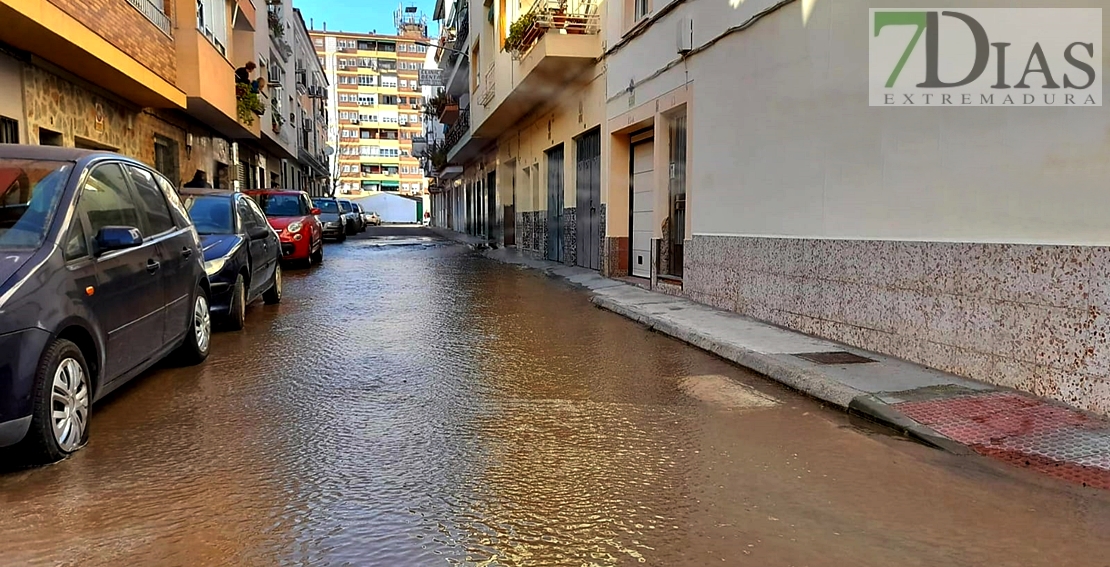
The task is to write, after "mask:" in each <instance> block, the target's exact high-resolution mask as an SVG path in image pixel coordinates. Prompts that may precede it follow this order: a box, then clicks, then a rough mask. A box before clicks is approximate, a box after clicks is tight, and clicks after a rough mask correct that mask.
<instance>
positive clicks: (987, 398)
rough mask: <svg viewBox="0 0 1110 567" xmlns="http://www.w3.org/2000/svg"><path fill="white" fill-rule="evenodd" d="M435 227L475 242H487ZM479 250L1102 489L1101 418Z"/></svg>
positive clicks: (1108, 450) (921, 432)
mask: <svg viewBox="0 0 1110 567" xmlns="http://www.w3.org/2000/svg"><path fill="white" fill-rule="evenodd" d="M436 232H437V233H439V234H441V236H443V237H445V238H449V239H453V240H457V241H461V242H464V243H467V244H471V245H479V247H480V246H481V245H484V243H485V241H484V240H481V239H475V238H473V237H469V236H465V235H458V234H457V233H452V232H450V231H442V230H441V229H438V230H436ZM484 254H485V256H487V257H489V258H492V259H494V260H498V261H501V262H505V263H509V264H516V265H521V266H525V267H529V268H533V269H538V270H542V271H544V272H545V273H548V274H550V275H554V276H559V277H563V278H565V279H567V280H568V281H570V282H573V283H575V284H578V285H581V286H583V287H585V288H587V289H589V290H590V291H591V292H592V294H593V298H592V301H593V303H595V304H596V305H598V306H599V307H602V308H604V309H607V310H609V311H613V312H615V313H618V314H620V315H623V316H625V317H628V318H629V319H632V320H634V321H638V322H640V323H642V324H644V325H646V326H648V327H650V328H651V329H653V330H656V331H659V332H661V333H664V334H667V335H670V336H672V337H674V338H676V339H679V340H681V341H684V342H687V343H689V344H691V345H694V346H697V347H699V348H701V349H704V350H706V351H709V352H712V353H714V354H716V355H718V356H721V357H722V358H725V359H728V360H731V361H733V362H735V363H737V364H739V365H741V366H744V367H747V368H750V369H752V370H754V371H756V372H759V373H760V374H763V375H764V376H766V377H768V378H770V379H772V380H776V381H778V382H781V383H783V384H786V385H787V386H790V387H791V388H794V389H797V390H800V391H802V392H805V393H806V394H809V395H811V396H813V397H815V398H817V399H820V400H823V401H825V402H827V403H829V404H832V405H834V406H836V407H839V408H841V409H844V410H847V411H852V412H856V413H859V414H862V415H865V416H868V417H870V418H871V419H874V420H876V421H878V422H880V423H883V424H886V425H888V426H890V427H892V428H894V429H896V430H899V431H901V432H903V433H905V434H906V435H909V436H910V437H913V438H915V439H918V440H920V441H922V442H924V443H927V444H929V445H932V446H934V447H937V448H940V449H944V450H947V451H950V452H954V453H957V454H969V453H970V452H971V451H974V452H976V453H980V454H982V455H987V456H991V457H994V458H997V459H1000V460H1003V461H1006V462H1009V463H1011V464H1014V465H1016V466H1020V467H1026V468H1030V469H1033V470H1037V471H1040V472H1042V473H1045V474H1048V475H1050V476H1053V477H1056V478H1059V479H1062V480H1065V481H1068V482H1073V483H1076V484H1082V485H1084V486H1093V487H1097V488H1103V489H1110V422H1107V421H1106V420H1103V419H1100V418H1098V417H1094V416H1091V415H1089V414H1086V413H1083V412H1080V411H1078V410H1075V409H1071V408H1068V407H1066V406H1063V405H1060V404H1057V403H1055V402H1050V401H1047V400H1043V399H1040V398H1037V397H1034V396H1031V395H1029V394H1025V393H1023V392H1017V391H1014V390H1009V389H1004V388H998V387H995V386H992V385H989V384H984V383H980V382H974V381H971V380H966V379H963V378H960V377H958V376H954V375H951V374H946V373H943V372H939V371H936V370H932V369H929V368H926V367H923V366H919V365H917V364H913V363H909V362H906V361H903V360H900V359H896V358H892V357H888V356H884V355H881V354H877V353H872V352H868V351H864V350H860V349H857V348H853V347H848V346H845V345H842V344H839V343H835V342H832V341H826V340H823V339H819V338H816V337H811V336H808V335H805V334H802V333H798V332H794V331H790V330H787V329H784V328H781V327H776V326H774V325H770V324H767V323H763V322H760V321H756V320H754V319H749V318H747V317H743V316H740V315H737V314H735V313H731V312H727V311H722V310H720V309H716V308H713V307H709V306H706V305H702V304H699V303H696V302H693V301H690V300H687V299H683V298H679V297H674V296H670V295H666V294H662V293H656V292H652V291H648V290H645V289H642V288H640V287H637V286H634V285H629V284H626V283H622V282H619V281H616V280H612V279H608V278H604V277H602V276H601V275H600V274H598V273H597V272H594V271H592V270H586V269H583V268H574V267H569V266H565V265H563V264H558V263H554V262H549V261H546V260H538V259H534V258H530V257H527V256H525V255H524V254H522V253H521V252H519V251H517V250H516V249H491V250H485V252H484Z"/></svg>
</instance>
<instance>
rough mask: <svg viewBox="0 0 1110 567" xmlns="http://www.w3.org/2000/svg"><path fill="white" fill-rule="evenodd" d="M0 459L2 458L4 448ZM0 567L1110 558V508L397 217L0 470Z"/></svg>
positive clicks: (1102, 499) (1024, 562)
mask: <svg viewBox="0 0 1110 567" xmlns="http://www.w3.org/2000/svg"><path fill="white" fill-rule="evenodd" d="M2 458H3V454H0V459H2ZM0 510H2V511H3V513H2V514H0V533H2V534H3V538H2V543H0V565H4V566H7V565H12V566H24V565H51V566H53V565H81V566H101V565H104V566H108V565H113V566H115V565H168V566H177V565H181V566H193V565H236V566H254V565H259V566H263V565H328V566H331V565H337V566H338V565H355V566H362V565H368V566H369V565H375V566H376V565H382V566H424V565H452V564H454V565H491V566H494V565H501V566H510V565H541V566H549V565H550V566H563V565H565V566H576V567H577V566H582V565H638V564H646V565H664V566H701V565H755V566H798V567H802V566H840V565H857V566H858V565H866V566H881V567H889V566H917V565H920V566H930V567H933V566H963V565H967V566H972V565H974V566H978V565H991V566H992V567H996V566H1010V565H1013V566H1019V565H1020V566H1023V567H1025V566H1034V565H1052V566H1054V567H1061V566H1068V565H1075V566H1097V565H1110V538H1107V537H1106V534H1107V533H1108V530H1110V498H1108V497H1107V495H1106V494H1105V493H1103V492H1099V491H1094V490H1090V489H1083V488H1078V487H1072V486H1070V485H1065V484H1062V483H1059V482H1056V481H1053V480H1051V479H1044V478H1041V477H1037V476H1035V475H1033V474H1030V473H1026V472H1024V471H1019V470H1015V469H1008V468H1006V467H1005V466H1003V465H999V464H995V463H992V462H989V461H986V460H984V459H981V458H978V457H956V456H953V455H949V454H946V453H942V452H939V451H936V450H932V449H929V448H925V447H922V446H919V445H916V444H913V443H910V442H906V441H903V440H900V439H897V438H893V437H891V436H889V435H888V433H887V432H885V431H883V430H880V429H877V428H874V427H871V426H870V425H869V424H866V423H863V422H860V421H858V420H855V419H853V418H849V417H848V416H847V415H845V414H844V413H842V412H839V411H833V410H828V409H825V408H823V407H821V406H820V405H818V404H817V403H815V402H813V401H811V400H810V399H808V398H805V397H803V396H800V395H798V394H795V393H793V392H790V391H788V390H786V389H784V388H782V387H779V386H778V385H776V384H774V383H771V382H769V381H767V380H764V379H762V378H760V377H758V376H756V375H754V374H751V373H748V372H746V371H745V370H743V369H740V368H737V367H736V366H734V365H731V364H729V363H726V362H724V361H722V360H720V359H717V358H715V357H713V356H711V355H708V354H706V353H703V352H702V351H700V350H697V349H694V348H692V347H688V346H686V345H684V344H682V343H679V342H677V341H674V340H672V339H669V338H667V337H664V336H662V335H659V334H655V333H652V332H650V331H648V330H646V329H644V328H642V327H640V326H638V325H636V324H634V323H632V322H630V321H628V320H626V319H624V318H622V317H620V316H618V315H615V314H612V313H609V312H605V311H601V310H599V309H596V308H595V307H594V306H593V305H591V304H590V303H589V301H588V296H587V295H586V294H585V293H584V292H583V291H581V290H578V289H576V288H573V287H571V286H570V285H569V284H566V283H565V282H563V281H561V280H557V279H553V278H549V277H546V276H544V275H542V274H539V273H537V272H534V271H528V270H523V269H519V268H515V267H510V266H506V265H502V264H499V263H495V262H493V261H491V260H488V259H485V258H482V257H479V256H477V255H476V254H475V253H473V252H471V251H469V250H468V249H466V248H464V247H461V246H456V245H451V244H448V243H446V242H443V241H437V240H435V239H433V238H432V237H431V236H430V233H428V234H425V233H424V232H423V231H422V230H420V229H410V230H407V231H405V230H396V229H392V230H391V229H388V228H386V229H371V231H370V232H369V233H367V235H364V236H363V237H359V238H353V239H351V240H348V241H347V242H346V243H345V244H340V245H329V246H328V248H327V250H326V252H325V261H324V263H323V265H322V266H321V267H319V268H318V269H314V270H312V271H311V272H309V271H289V272H287V273H286V277H285V297H284V300H283V301H282V303H281V304H280V305H277V306H262V305H261V304H260V303H258V304H255V305H253V306H252V307H251V309H249V310H248V313H247V328H246V330H244V331H242V332H238V333H229V332H223V333H218V334H216V335H215V336H214V339H213V347H212V355H211V357H210V358H209V359H208V362H206V363H205V364H203V365H201V366H198V367H190V368H172V367H159V368H157V369H155V370H153V371H151V372H148V373H147V374H146V375H145V376H143V377H141V378H139V379H137V380H135V381H133V382H132V384H131V385H129V386H128V387H125V388H123V389H122V390H120V391H118V392H116V393H114V394H113V395H111V396H110V397H109V398H108V399H107V400H106V401H105V402H104V403H101V404H100V405H98V406H96V407H95V408H94V412H93V419H92V441H91V442H90V444H89V446H88V447H87V448H86V449H85V450H83V451H80V452H79V453H77V454H76V455H75V456H74V457H72V458H70V459H69V460H67V461H64V462H62V463H59V464H56V465H53V466H49V467H44V468H39V469H32V470H11V471H7V472H3V473H0Z"/></svg>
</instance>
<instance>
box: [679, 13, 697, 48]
mask: <svg viewBox="0 0 1110 567" xmlns="http://www.w3.org/2000/svg"><path fill="white" fill-rule="evenodd" d="M676 49H677V51H678V54H679V55H686V54H687V53H689V52H690V51H692V50H693V49H694V20H693V19H691V18H688V17H681V18H679V19H678V42H677V44H676Z"/></svg>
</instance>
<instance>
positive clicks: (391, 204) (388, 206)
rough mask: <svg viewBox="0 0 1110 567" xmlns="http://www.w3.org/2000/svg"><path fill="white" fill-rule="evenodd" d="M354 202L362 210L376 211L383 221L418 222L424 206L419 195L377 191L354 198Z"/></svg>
mask: <svg viewBox="0 0 1110 567" xmlns="http://www.w3.org/2000/svg"><path fill="white" fill-rule="evenodd" d="M355 202H356V203H358V204H359V205H362V210H364V211H366V212H368V213H371V212H372V213H378V216H380V217H382V222H383V223H385V222H391V223H414V222H420V221H421V218H420V217H421V216H422V215H423V210H422V209H423V208H424V207H423V206H422V205H423V202H422V199H420V198H419V197H416V198H410V197H405V196H402V195H395V194H393V193H378V194H375V195H370V196H369V197H363V198H361V199H356V200H355Z"/></svg>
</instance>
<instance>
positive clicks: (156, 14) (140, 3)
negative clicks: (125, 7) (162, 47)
mask: <svg viewBox="0 0 1110 567" xmlns="http://www.w3.org/2000/svg"><path fill="white" fill-rule="evenodd" d="M127 3H128V4H131V5H132V6H134V7H135V9H136V10H138V11H139V13H140V14H142V15H143V16H145V17H146V19H148V20H150V23H152V24H154V27H156V28H158V29H160V30H162V33H164V34H166V35H168V36H170V37H173V22H172V21H171V20H170V17H169V16H167V15H166V12H165V11H164V10H163V9H162V8H159V7H158V6H157V5H156V4H155V3H154V2H151V1H150V0H127Z"/></svg>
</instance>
